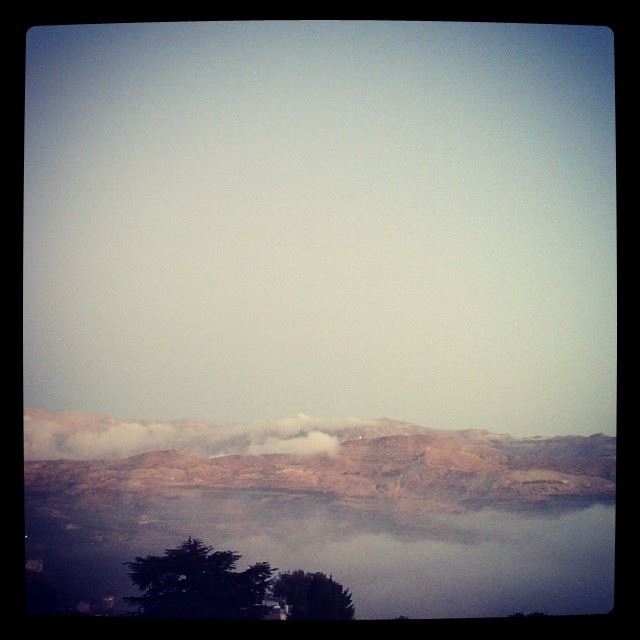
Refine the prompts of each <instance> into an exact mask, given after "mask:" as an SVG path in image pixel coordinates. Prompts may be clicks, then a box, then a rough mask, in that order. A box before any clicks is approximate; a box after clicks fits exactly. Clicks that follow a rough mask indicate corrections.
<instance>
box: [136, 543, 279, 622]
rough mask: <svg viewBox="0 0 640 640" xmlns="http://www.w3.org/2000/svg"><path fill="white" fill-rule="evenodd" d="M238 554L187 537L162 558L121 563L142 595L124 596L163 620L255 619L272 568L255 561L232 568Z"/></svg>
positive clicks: (260, 611) (145, 612)
mask: <svg viewBox="0 0 640 640" xmlns="http://www.w3.org/2000/svg"><path fill="white" fill-rule="evenodd" d="M240 557H241V556H240V555H238V554H237V553H235V552H234V551H214V550H213V548H212V547H208V546H206V545H205V544H203V542H202V541H201V540H198V539H197V538H191V537H190V538H189V539H188V540H186V541H185V542H183V543H182V544H181V545H180V546H178V547H176V548H175V549H167V550H166V551H165V553H164V556H146V557H145V558H141V557H137V558H136V559H135V560H134V561H132V562H125V563H124V564H125V565H127V566H128V567H129V568H130V569H131V571H130V572H129V576H130V577H131V580H132V582H133V583H134V584H135V585H136V586H137V587H138V588H139V589H140V591H141V592H142V595H141V596H129V597H127V598H125V600H126V601H127V602H129V603H130V604H133V605H136V606H138V607H139V609H140V613H141V614H142V615H144V616H149V617H163V618H214V619H216V618H217V619H257V618H261V617H262V616H263V615H264V613H265V612H266V607H264V606H263V605H262V602H263V600H264V597H265V594H266V593H267V591H268V589H269V587H270V585H271V582H272V575H273V573H274V571H275V569H272V568H271V566H270V565H269V563H267V562H258V563H256V564H254V565H252V566H250V567H249V568H248V569H246V570H245V571H242V572H236V570H235V568H236V564H237V562H238V560H239V559H240Z"/></svg>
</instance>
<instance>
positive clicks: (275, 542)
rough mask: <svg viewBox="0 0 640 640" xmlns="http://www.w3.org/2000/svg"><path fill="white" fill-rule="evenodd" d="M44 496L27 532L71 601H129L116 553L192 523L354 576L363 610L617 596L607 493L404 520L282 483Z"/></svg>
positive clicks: (385, 614)
mask: <svg viewBox="0 0 640 640" xmlns="http://www.w3.org/2000/svg"><path fill="white" fill-rule="evenodd" d="M45 505H46V500H44V499H43V498H42V497H31V498H30V499H29V500H28V501H27V523H28V528H27V531H28V533H29V546H30V548H31V550H32V551H31V553H32V554H33V553H36V554H40V557H43V558H44V563H45V570H47V569H48V571H49V573H48V579H49V580H50V581H51V582H52V583H53V584H55V586H56V588H57V589H58V590H59V591H60V594H61V595H63V596H64V598H66V599H67V600H68V601H69V602H71V603H73V604H75V602H77V601H79V600H89V599H91V598H95V599H99V598H101V597H103V596H104V595H106V594H114V595H116V598H117V603H118V604H117V606H118V609H119V611H120V612H123V611H125V610H126V606H125V605H124V603H123V602H122V600H121V597H122V596H123V595H132V594H133V590H132V587H131V585H130V584H129V583H128V578H127V576H126V569H124V568H123V566H122V564H121V563H122V562H123V561H125V560H131V559H133V557H134V556H137V555H143V556H144V555H147V554H149V553H157V554H159V553H162V552H163V550H164V549H166V548H169V547H174V546H177V545H178V544H179V543H180V542H182V540H184V539H186V537H188V536H189V535H192V536H196V537H200V538H202V539H203V540H204V541H205V542H206V543H207V544H210V545H212V546H214V547H215V548H217V549H233V550H235V551H237V552H238V553H240V554H241V555H242V558H241V560H240V562H239V565H238V568H239V569H243V568H245V567H246V566H248V565H249V564H251V563H253V562H258V561H268V562H270V563H271V565H272V566H274V567H277V568H278V569H280V570H283V571H284V570H293V569H297V568H302V569H305V570H307V571H322V572H325V573H327V574H332V575H333V578H334V580H336V581H338V582H340V583H341V584H343V585H344V586H346V587H348V588H349V589H351V591H352V593H353V602H354V604H355V606H356V617H357V618H359V619H376V618H394V617H398V616H400V615H404V616H408V617H410V618H450V617H492V616H507V615H510V614H512V613H516V612H536V611H540V612H544V613H548V614H559V615H564V614H588V613H604V612H607V611H609V610H610V609H611V607H612V605H613V562H614V509H613V507H611V506H604V505H594V506H591V507H589V508H586V509H582V510H573V511H564V512H555V513H544V512H539V513H536V514H531V513H529V514H525V513H508V512H505V511H496V510H483V511H478V512H472V513H468V514H462V515H448V516H443V515H438V516H436V515H434V516H431V517H429V518H427V519H424V520H422V521H417V522H415V523H413V524H412V525H411V526H399V525H398V524H396V523H394V522H393V521H392V520H391V519H387V518H385V517H373V516H371V515H366V514H357V513H355V512H351V511H348V510H346V509H345V508H342V507H340V506H339V505H337V504H335V503H332V502H331V501H329V500H327V499H326V498H318V497H311V496H301V495H299V496H295V495H291V494H276V493H250V492H246V493H241V492H236V493H233V492H215V491H191V492H178V493H176V494H175V495H174V496H173V497H169V498H165V499H163V500H150V499H146V498H142V497H135V498H132V497H131V496H129V497H125V496H120V497H114V498H112V499H110V501H109V504H108V505H107V504H105V505H104V506H103V507H101V508H100V509H95V508H93V509H92V508H87V507H86V505H85V506H82V504H81V501H78V502H77V503H70V502H69V503H67V504H66V506H63V508H62V509H61V510H60V512H59V514H58V516H57V517H52V516H51V515H50V511H47V509H46V507H45ZM50 506H51V504H49V507H50ZM47 514H49V515H47ZM60 514H63V515H60ZM96 566H97V567H99V571H96V569H95V567H96Z"/></svg>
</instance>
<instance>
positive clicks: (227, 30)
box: [24, 22, 616, 435]
mask: <svg viewBox="0 0 640 640" xmlns="http://www.w3.org/2000/svg"><path fill="white" fill-rule="evenodd" d="M613 95H614V82H613V35H612V33H611V32H610V31H609V30H608V29H606V28H600V27H568V26H567V27H564V26H523V25H485V24H475V25H465V24H447V23H440V24H430V23H403V22H397V23H385V22H381V23H374V22H360V23H359V22H353V23H345V22H334V23H322V22H320V23H315V22H307V23H304V22H303V23H294V22H281V23H271V22H239V23H233V22H232V23H177V24H146V25H103V26H69V27H64V26H62V27H45V28H35V29H32V30H31V31H29V33H28V37H27V66H26V142H25V210H24V391H25V404H26V405H27V406H35V407H42V408H46V409H49V410H62V409H78V410H85V411H95V412H98V413H104V414H111V415H116V416H120V417H131V418H140V419H143V418H158V419H160V418H162V419H169V418H194V419H208V420H215V421H254V420H269V419H276V418H283V417H286V416H292V415H296V414H298V413H301V412H304V413H305V414H308V415H312V416H317V417H321V418H330V417H343V416H345V417H346V416H358V417H362V418H370V417H378V416H389V417H392V418H397V419H404V420H408V421H412V422H416V423H418V424H423V425H427V426H433V427H446V428H470V427H477V428H487V429H490V430H492V431H498V432H510V433H513V434H516V435H534V434H563V433H576V434H588V433H594V432H599V431H602V432H605V433H610V434H613V433H614V432H615V389H616V380H615V372H616V262H615V251H616V244H615V205H616V203H615V147H614V101H613Z"/></svg>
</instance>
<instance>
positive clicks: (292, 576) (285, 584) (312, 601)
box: [273, 569, 355, 620]
mask: <svg viewBox="0 0 640 640" xmlns="http://www.w3.org/2000/svg"><path fill="white" fill-rule="evenodd" d="M273 595H274V597H275V598H276V599H279V600H284V601H286V602H287V604H289V605H290V607H291V614H290V617H291V619H292V620H351V619H353V616H354V613H355V608H354V606H353V604H352V602H351V593H350V592H349V589H345V588H344V587H343V586H342V585H341V584H340V583H338V582H335V581H334V580H333V578H332V577H331V576H329V577H327V576H326V575H325V574H324V573H305V572H304V571H302V570H301V569H298V570H296V571H293V572H286V573H281V574H280V575H279V576H278V577H277V578H276V580H275V581H274V584H273Z"/></svg>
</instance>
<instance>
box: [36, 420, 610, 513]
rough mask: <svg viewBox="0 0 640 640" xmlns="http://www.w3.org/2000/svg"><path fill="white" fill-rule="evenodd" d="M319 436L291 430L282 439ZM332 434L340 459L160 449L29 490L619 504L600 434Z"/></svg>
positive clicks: (390, 424) (55, 472)
mask: <svg viewBox="0 0 640 640" xmlns="http://www.w3.org/2000/svg"><path fill="white" fill-rule="evenodd" d="M320 428H321V427H318V425H307V426H306V431H305V430H303V431H300V430H296V429H293V430H290V432H289V433H288V434H287V438H284V441H285V442H286V441H287V439H288V440H291V439H295V438H298V439H300V438H301V437H302V435H304V434H305V433H306V434H307V435H308V433H310V432H312V431H313V430H320ZM326 433H327V434H328V435H330V436H331V437H332V438H336V439H337V440H338V441H339V445H337V448H336V452H335V453H334V454H333V455H328V454H324V453H320V454H315V455H296V454H294V453H264V454H262V455H248V454H246V453H245V454H233V455H218V456H217V457H203V456H201V455H200V456H199V455H194V454H193V453H189V452H184V451H176V450H159V451H148V452H145V453H140V454H138V455H134V456H129V457H126V458H120V459H102V460H27V461H25V492H26V495H36V494H37V495H44V494H46V495H50V496H57V500H62V499H63V497H64V496H68V497H69V498H71V497H74V498H76V499H77V498H82V499H83V500H85V501H86V504H87V506H88V507H91V505H93V506H94V507H96V508H97V507H98V506H99V505H100V504H102V503H103V502H105V501H108V500H109V499H110V497H109V496H110V495H112V494H115V493H117V494H118V495H123V494H124V495H127V494H129V495H136V496H140V495H149V496H158V497H160V496H163V495H169V494H171V493H172V492H173V493H175V492H176V491H178V490H179V491H182V492H184V491H185V490H186V491H191V490H200V491H201V490H218V491H236V492H242V491H254V492H255V491H258V492H275V493H278V494H307V495H311V494H313V495H316V496H323V497H325V498H327V499H330V500H332V501H334V502H336V503H339V504H340V505H342V506H344V507H346V508H349V509H352V510H355V511H364V512H371V513H393V514H395V515H396V516H397V518H398V519H400V520H402V519H407V518H409V519H411V518H420V517H423V516H424V515H425V514H428V513H433V512H462V511H466V510H470V509H477V508H481V507H493V508H496V507H498V508H506V509H518V510H522V509H530V508H543V507H552V506H555V505H564V504H586V503H589V502H594V501H611V500H613V499H614V498H615V491H616V485H615V466H616V450H615V446H616V441H615V438H613V437H610V436H605V435H603V434H597V435H594V436H590V437H582V436H563V437H556V438H528V439H517V438H512V437H510V436H506V435H498V434H492V433H490V432H487V431H479V430H466V431H445V430H437V429H426V428H423V427H419V426H417V425H412V424H410V423H402V422H397V421H393V420H389V419H379V420H375V421H370V423H367V424H364V423H363V424H349V423H345V424H344V425H339V424H333V425H332V426H331V429H330V430H329V429H328V430H326ZM301 434H302V435H301ZM245 448H246V447H245ZM285 450H286V449H285Z"/></svg>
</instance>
